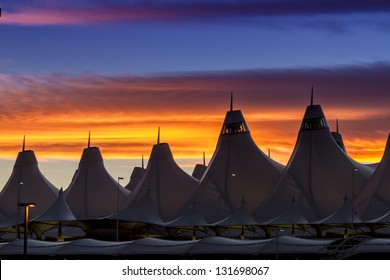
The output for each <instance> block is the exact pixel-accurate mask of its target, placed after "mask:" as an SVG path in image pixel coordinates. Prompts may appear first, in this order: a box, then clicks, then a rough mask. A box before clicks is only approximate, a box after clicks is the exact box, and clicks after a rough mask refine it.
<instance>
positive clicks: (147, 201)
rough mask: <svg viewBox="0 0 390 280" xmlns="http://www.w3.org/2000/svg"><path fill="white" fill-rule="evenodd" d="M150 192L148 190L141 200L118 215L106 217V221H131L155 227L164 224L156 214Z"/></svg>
mask: <svg viewBox="0 0 390 280" xmlns="http://www.w3.org/2000/svg"><path fill="white" fill-rule="evenodd" d="M151 192H152V190H149V191H148V192H147V193H145V194H144V196H143V197H142V198H141V199H139V200H137V201H135V202H134V203H132V204H130V205H129V206H128V207H127V208H125V209H123V210H121V211H120V212H119V214H118V215H117V214H113V215H110V216H108V217H106V219H109V220H116V219H117V218H118V219H119V220H121V221H132V222H139V223H147V224H155V225H162V224H164V222H163V221H162V220H161V218H160V216H159V214H158V211H157V209H156V206H155V205H154V203H153V200H152V197H151V195H152V194H151Z"/></svg>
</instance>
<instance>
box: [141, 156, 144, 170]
mask: <svg viewBox="0 0 390 280" xmlns="http://www.w3.org/2000/svg"><path fill="white" fill-rule="evenodd" d="M141 166H142V169H144V155H143V154H142V165H141Z"/></svg>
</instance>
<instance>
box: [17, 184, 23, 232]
mask: <svg viewBox="0 0 390 280" xmlns="http://www.w3.org/2000/svg"><path fill="white" fill-rule="evenodd" d="M22 185H23V182H22V181H20V182H19V184H18V196H17V198H16V221H17V223H18V239H20V224H19V215H20V210H19V202H20V188H21V187H22Z"/></svg>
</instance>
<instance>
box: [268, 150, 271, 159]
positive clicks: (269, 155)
mask: <svg viewBox="0 0 390 280" xmlns="http://www.w3.org/2000/svg"><path fill="white" fill-rule="evenodd" d="M268 157H269V158H271V149H270V148H268Z"/></svg>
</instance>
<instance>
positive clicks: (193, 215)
mask: <svg viewBox="0 0 390 280" xmlns="http://www.w3.org/2000/svg"><path fill="white" fill-rule="evenodd" d="M166 225H167V226H169V227H187V226H207V225H209V223H208V222H207V221H206V219H205V218H204V217H203V215H202V213H201V212H200V211H199V209H198V207H197V205H196V203H194V204H193V205H192V207H191V208H190V209H189V210H188V211H187V212H185V213H184V214H183V215H182V216H180V217H179V218H177V219H175V220H173V221H171V222H169V223H167V224H166Z"/></svg>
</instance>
